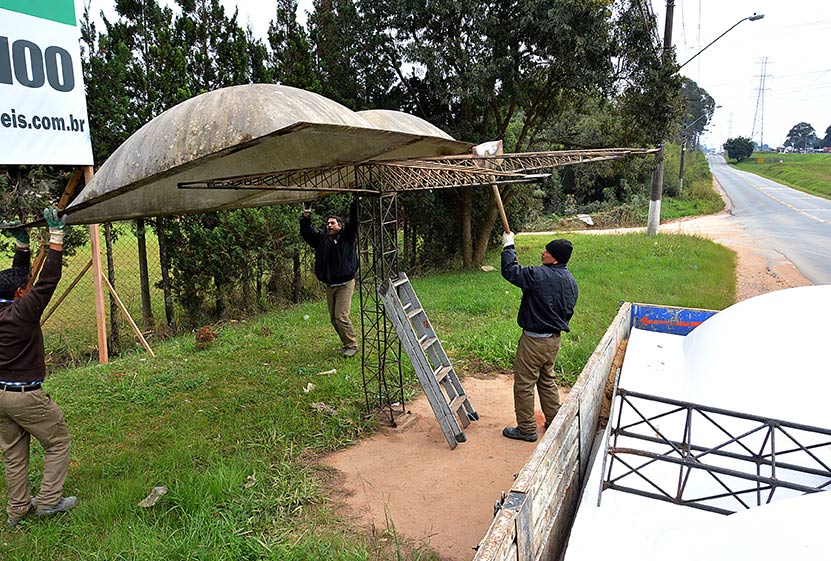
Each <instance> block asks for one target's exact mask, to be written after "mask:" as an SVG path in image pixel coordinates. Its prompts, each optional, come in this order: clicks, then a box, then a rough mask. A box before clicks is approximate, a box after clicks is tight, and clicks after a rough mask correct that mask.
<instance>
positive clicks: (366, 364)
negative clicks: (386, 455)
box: [358, 193, 406, 426]
mask: <svg viewBox="0 0 831 561" xmlns="http://www.w3.org/2000/svg"><path fill="white" fill-rule="evenodd" d="M359 216H360V228H359V229H358V232H359V243H358V247H359V253H360V260H361V267H360V270H359V272H358V284H359V287H360V300H361V357H362V361H361V362H362V364H361V376H362V378H363V385H364V394H365V397H366V406H367V410H369V411H372V410H374V409H376V408H377V409H378V410H379V411H380V412H381V414H382V415H383V418H382V421H385V422H387V423H388V424H391V425H393V426H395V425H396V424H397V422H396V418H397V417H398V416H399V415H402V414H404V413H406V409H405V406H404V378H403V375H402V370H401V341H400V340H399V339H398V335H397V334H396V332H395V327H394V326H393V325H392V322H390V321H389V319H388V318H387V315H386V312H385V310H384V303H383V302H382V301H381V298H380V295H379V293H378V287H379V286H381V284H382V283H383V282H384V280H385V279H388V278H389V277H391V276H393V275H395V274H397V273H398V271H400V265H399V263H398V239H397V236H398V196H397V195H396V194H395V193H387V194H383V195H381V196H379V197H371V198H367V199H363V200H362V201H361V203H360V214H359ZM390 365H392V366H393V367H394V368H392V369H391V368H389V366H390ZM370 394H373V397H376V398H377V399H373V400H372V401H371V400H370Z"/></svg>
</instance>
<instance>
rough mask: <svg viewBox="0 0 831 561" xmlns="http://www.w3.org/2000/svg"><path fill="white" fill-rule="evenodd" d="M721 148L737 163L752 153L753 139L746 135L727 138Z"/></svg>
mask: <svg viewBox="0 0 831 561" xmlns="http://www.w3.org/2000/svg"><path fill="white" fill-rule="evenodd" d="M723 148H724V150H725V151H726V152H727V157H728V158H732V159H734V160H736V162H737V163H738V162H741V161H742V160H746V159H747V158H749V157H750V155H751V154H753V141H752V140H750V139H749V138H747V137H746V136H739V137H736V138H728V139H727V142H725V143H724V145H723Z"/></svg>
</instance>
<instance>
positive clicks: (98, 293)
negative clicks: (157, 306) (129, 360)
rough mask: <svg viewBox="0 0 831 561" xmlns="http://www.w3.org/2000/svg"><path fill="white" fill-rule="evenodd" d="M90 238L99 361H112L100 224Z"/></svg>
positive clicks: (87, 175) (87, 172)
mask: <svg viewBox="0 0 831 561" xmlns="http://www.w3.org/2000/svg"><path fill="white" fill-rule="evenodd" d="M92 174H93V171H92V166H84V181H85V182H86V184H87V185H89V183H90V181H92ZM89 240H90V247H91V249H92V281H93V286H94V291H95V325H96V326H97V328H98V363H99V364H107V363H109V362H110V356H109V349H108V348H107V316H106V312H105V310H104V283H103V282H102V270H101V239H100V233H99V229H98V224H90V227H89Z"/></svg>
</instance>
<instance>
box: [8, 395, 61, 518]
mask: <svg viewBox="0 0 831 561" xmlns="http://www.w3.org/2000/svg"><path fill="white" fill-rule="evenodd" d="M32 436H34V437H35V438H37V439H38V441H39V442H40V444H41V446H42V447H43V480H42V482H41V484H40V493H39V494H38V496H37V502H38V506H44V507H50V506H55V505H56V504H58V502H59V501H60V500H61V495H62V493H63V483H64V480H65V479H66V472H67V470H68V469H69V450H70V447H71V444H72V439H71V437H70V436H69V427H67V426H66V421H65V420H64V417H63V411H62V410H61V408H60V407H59V406H58V404H57V403H55V402H54V401H52V398H51V397H49V394H47V393H46V392H44V391H43V390H42V389H41V390H34V391H31V392H8V391H2V390H0V447H2V449H3V460H4V461H5V464H6V488H7V490H8V495H9V503H8V505H7V506H6V512H7V513H8V515H9V517H10V518H12V519H14V520H19V519H20V518H23V517H24V516H25V515H26V514H27V513H28V511H29V504H30V502H31V493H30V490H29V442H30V440H31V437H32Z"/></svg>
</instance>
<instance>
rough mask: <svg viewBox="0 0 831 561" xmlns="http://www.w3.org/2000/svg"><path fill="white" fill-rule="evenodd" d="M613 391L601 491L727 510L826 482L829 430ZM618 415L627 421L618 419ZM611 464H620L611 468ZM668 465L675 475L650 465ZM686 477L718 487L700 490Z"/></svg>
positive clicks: (829, 485) (829, 480)
mask: <svg viewBox="0 0 831 561" xmlns="http://www.w3.org/2000/svg"><path fill="white" fill-rule="evenodd" d="M616 395H617V396H619V398H620V399H619V403H620V407H619V408H618V411H617V414H616V418H617V420H616V425H615V426H614V428H613V429H612V430H611V432H610V434H609V441H608V449H607V454H608V456H607V459H608V462H609V466H608V470H607V471H606V473H604V481H603V489H604V490H605V489H615V490H618V491H624V492H628V493H634V494H637V495H640V496H643V497H649V498H652V499H656V500H660V501H665V502H670V503H674V504H678V505H683V506H689V507H693V508H697V509H701V510H706V511H710V512H716V513H719V514H732V513H733V512H736V511H739V510H744V509H749V508H751V506H759V505H762V504H767V503H769V502H771V501H773V500H774V499H775V498H776V499H780V498H784V497H787V496H792V495H801V494H805V493H816V492H819V491H824V490H828V489H831V467H829V464H831V430H829V429H824V428H819V427H813V426H809V425H802V424H798V423H791V422H787V421H782V420H778V419H771V418H767V417H762V416H757V415H748V414H745V413H738V412H735V411H728V410H725V409H718V408H715V407H708V406H705V405H700V404H696V403H689V402H685V401H678V400H673V399H668V398H663V397H658V396H654V395H648V394H643V393H638V392H631V391H627V390H625V389H622V388H619V389H618V392H617V394H616ZM624 414H626V416H627V418H628V419H633V420H632V421H631V422H627V423H626V424H622V419H623V418H624ZM667 427H672V428H669V429H668V428H667ZM673 428H674V431H675V433H676V434H677V433H678V431H679V430H680V431H681V438H680V439H679V438H673V437H672V435H671V434H670V432H671V431H673ZM694 428H695V429H696V432H695V433H694V431H693V429H694ZM708 433H709V434H708ZM694 434H697V435H699V436H696V438H698V439H699V440H696V438H694V436H693V435H694ZM702 434H704V435H705V436H703V437H702V436H700V435H702ZM616 463H617V464H620V466H622V467H618V468H617V470H616V467H615V464H616ZM666 464H670V465H672V466H677V478H676V477H668V476H667V473H669V470H667V469H664V470H657V469H655V468H656V466H660V465H664V466H665V465H666ZM702 474H703V475H702ZM691 476H692V477H697V479H696V483H698V482H699V481H702V482H703V481H707V480H709V485H710V487H712V484H713V482H715V486H716V487H718V488H720V489H721V490H722V491H721V492H718V493H715V494H712V493H711V494H708V495H698V494H697V491H696V490H694V489H691V487H694V485H691V484H690V480H691ZM622 481H626V482H630V481H631V483H630V484H628V485H627V484H626V483H625V482H624V483H622ZM637 485H639V486H637Z"/></svg>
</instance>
